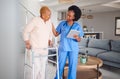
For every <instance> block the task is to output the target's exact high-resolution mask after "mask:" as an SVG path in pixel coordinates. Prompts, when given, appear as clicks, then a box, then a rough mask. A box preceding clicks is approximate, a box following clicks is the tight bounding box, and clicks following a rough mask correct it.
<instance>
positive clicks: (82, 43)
mask: <svg viewBox="0 0 120 79" xmlns="http://www.w3.org/2000/svg"><path fill="white" fill-rule="evenodd" d="M87 43H88V39H87V38H82V39H81V41H80V42H79V43H78V45H79V48H81V47H86V46H87Z"/></svg>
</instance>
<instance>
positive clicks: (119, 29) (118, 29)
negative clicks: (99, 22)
mask: <svg viewBox="0 0 120 79" xmlns="http://www.w3.org/2000/svg"><path fill="white" fill-rule="evenodd" d="M115 35H116V36H120V17H115Z"/></svg>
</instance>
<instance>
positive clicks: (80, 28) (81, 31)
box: [78, 26, 84, 37]
mask: <svg viewBox="0 0 120 79" xmlns="http://www.w3.org/2000/svg"><path fill="white" fill-rule="evenodd" d="M78 30H79V31H80V34H79V37H83V36H84V32H83V29H82V27H81V26H79V29H78Z"/></svg>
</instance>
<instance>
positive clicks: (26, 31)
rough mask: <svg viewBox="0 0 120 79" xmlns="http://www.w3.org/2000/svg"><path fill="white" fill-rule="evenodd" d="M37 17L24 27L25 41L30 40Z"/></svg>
mask: <svg viewBox="0 0 120 79" xmlns="http://www.w3.org/2000/svg"><path fill="white" fill-rule="evenodd" d="M34 20H35V19H32V20H31V21H30V22H29V23H28V24H27V25H26V26H25V28H24V31H23V39H24V41H26V40H29V37H30V32H31V31H32V30H33V29H34V26H35V21H34Z"/></svg>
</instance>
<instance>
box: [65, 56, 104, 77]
mask: <svg viewBox="0 0 120 79" xmlns="http://www.w3.org/2000/svg"><path fill="white" fill-rule="evenodd" d="M102 65H103V61H102V60H101V59H100V58H97V57H93V56H88V61H87V62H86V63H85V64H82V63H81V62H80V57H78V65H77V76H76V77H77V79H102V73H101V72H100V71H99V68H100V67H101V66H102ZM67 74H68V62H66V66H65V68H64V73H63V79H66V78H67Z"/></svg>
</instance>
